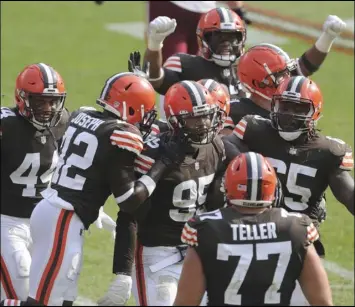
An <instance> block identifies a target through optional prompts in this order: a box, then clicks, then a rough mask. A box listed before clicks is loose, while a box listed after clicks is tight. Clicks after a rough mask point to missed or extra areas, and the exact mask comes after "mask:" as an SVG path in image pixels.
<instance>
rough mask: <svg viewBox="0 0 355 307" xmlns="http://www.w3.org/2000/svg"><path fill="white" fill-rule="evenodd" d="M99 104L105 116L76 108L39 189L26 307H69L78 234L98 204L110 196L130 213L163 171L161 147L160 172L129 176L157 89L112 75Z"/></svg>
mask: <svg viewBox="0 0 355 307" xmlns="http://www.w3.org/2000/svg"><path fill="white" fill-rule="evenodd" d="M97 103H98V104H99V105H100V106H102V107H103V109H104V111H103V112H99V111H96V110H95V109H94V110H93V108H81V109H79V110H78V111H75V112H73V113H72V115H71V117H70V121H69V122H70V124H69V127H68V128H67V130H66V132H65V135H64V137H63V142H62V145H61V148H60V150H59V162H58V165H57V167H56V170H55V173H54V175H53V178H52V182H51V187H50V188H47V189H46V190H44V191H43V192H42V195H43V197H44V199H43V200H42V201H41V202H39V203H38V204H37V206H36V208H35V209H34V211H33V213H32V215H31V220H30V225H31V232H32V236H33V256H32V264H31V270H30V289H29V297H28V299H27V302H26V304H28V305H36V304H42V305H51V306H55V305H62V304H64V305H72V302H73V301H74V300H75V298H76V295H77V280H78V275H79V273H80V270H81V265H82V257H83V254H82V248H83V232H84V231H85V230H87V229H88V228H89V226H90V225H91V224H92V223H93V222H94V221H95V220H96V219H97V217H98V215H99V210H100V207H102V206H103V205H104V203H105V202H106V200H107V198H108V197H109V196H110V195H111V193H112V194H113V195H114V197H115V199H116V201H117V203H118V204H119V206H120V209H121V210H125V211H127V212H133V211H134V210H135V209H136V208H137V206H139V205H140V203H142V202H144V201H145V199H146V198H147V197H148V196H149V194H151V192H152V190H154V187H152V185H153V183H154V180H156V181H157V180H158V179H159V176H161V172H163V171H164V170H165V169H164V166H165V164H163V163H162V162H161V160H160V159H163V158H164V152H163V150H161V151H160V156H159V157H158V158H157V162H156V165H157V166H158V168H155V167H154V166H152V168H151V169H150V171H149V172H147V174H146V175H145V176H142V177H141V178H140V179H139V180H138V181H137V180H136V177H135V174H134V164H133V162H134V160H135V159H136V157H137V156H138V155H139V154H140V152H141V150H142V149H143V139H144V137H145V136H146V135H148V134H149V132H150V131H149V130H150V126H151V124H152V122H153V120H154V119H155V115H156V112H155V110H154V104H155V92H154V89H153V88H152V86H151V85H150V84H149V82H148V81H147V80H145V79H144V78H141V77H139V76H136V75H134V74H132V73H119V74H115V75H113V76H112V77H110V78H109V79H107V81H106V82H105V85H104V86H103V88H102V91H101V94H100V98H98V99H97ZM140 131H144V132H143V133H142V134H143V136H142V134H141V132H140ZM163 145H164V144H163ZM164 163H166V162H165V161H164ZM64 300H65V301H64Z"/></svg>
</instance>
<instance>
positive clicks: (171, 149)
mask: <svg viewBox="0 0 355 307" xmlns="http://www.w3.org/2000/svg"><path fill="white" fill-rule="evenodd" d="M187 146H188V143H187V140H186V138H185V137H181V136H178V135H173V136H169V137H166V138H164V139H162V140H161V144H160V147H159V149H160V159H161V161H162V162H163V163H164V164H165V165H167V166H170V165H179V164H181V163H182V162H183V161H184V159H185V156H186V149H187Z"/></svg>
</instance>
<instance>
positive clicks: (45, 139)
mask: <svg viewBox="0 0 355 307" xmlns="http://www.w3.org/2000/svg"><path fill="white" fill-rule="evenodd" d="M46 142H47V138H46V137H45V136H44V135H42V136H41V143H42V144H46Z"/></svg>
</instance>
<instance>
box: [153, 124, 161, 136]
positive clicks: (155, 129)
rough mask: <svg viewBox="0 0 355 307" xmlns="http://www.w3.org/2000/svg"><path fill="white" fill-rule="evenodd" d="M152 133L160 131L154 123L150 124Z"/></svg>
mask: <svg viewBox="0 0 355 307" xmlns="http://www.w3.org/2000/svg"><path fill="white" fill-rule="evenodd" d="M152 133H154V134H155V135H156V134H159V133H160V129H159V126H158V125H156V124H153V125H152Z"/></svg>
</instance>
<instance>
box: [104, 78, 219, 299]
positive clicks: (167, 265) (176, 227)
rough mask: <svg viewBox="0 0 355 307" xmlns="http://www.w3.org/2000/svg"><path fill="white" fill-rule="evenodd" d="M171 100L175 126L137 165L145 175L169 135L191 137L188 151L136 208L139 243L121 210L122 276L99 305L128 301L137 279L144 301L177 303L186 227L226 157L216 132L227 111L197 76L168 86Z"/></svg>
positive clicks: (118, 254)
mask: <svg viewBox="0 0 355 307" xmlns="http://www.w3.org/2000/svg"><path fill="white" fill-rule="evenodd" d="M165 102H166V103H165V113H166V115H167V118H168V119H169V125H170V126H171V130H170V131H168V132H166V133H163V134H161V135H160V136H158V137H157V138H155V139H151V140H149V141H148V142H147V143H146V149H144V150H143V151H142V153H141V155H140V156H139V157H137V159H136V161H135V169H136V171H137V172H138V173H140V174H142V175H144V174H145V173H146V172H147V171H149V169H150V168H151V167H152V165H154V163H155V160H156V159H157V157H158V155H159V148H160V147H161V144H162V143H163V142H164V140H165V139H167V138H177V139H184V140H186V141H185V142H184V144H185V145H181V146H179V147H178V148H176V150H177V151H178V150H183V151H184V152H185V153H186V157H185V159H184V161H183V162H182V163H176V165H175V167H174V168H173V169H171V170H170V171H169V172H166V173H165V174H164V176H163V177H162V178H161V179H160V181H159V183H158V184H157V186H156V189H155V191H154V192H153V193H152V195H151V196H150V198H149V199H148V201H147V203H145V204H144V205H142V206H141V209H140V210H138V212H136V213H135V216H134V217H135V218H136V220H137V224H138V226H137V247H136V248H135V246H134V243H132V242H135V240H134V236H133V235H132V234H128V232H127V231H125V230H126V229H127V228H129V229H130V230H131V231H134V228H135V225H134V223H133V222H132V217H131V220H129V219H130V217H129V216H127V214H126V213H124V212H120V213H119V216H118V219H117V227H121V228H123V229H122V233H120V235H119V236H117V237H116V244H115V253H114V267H113V272H114V273H116V274H118V276H117V278H116V279H115V280H114V282H113V283H112V284H111V285H110V288H109V290H108V292H107V293H106V294H105V296H104V297H103V298H102V299H100V301H99V305H111V306H112V305H115V304H116V305H123V304H124V303H125V302H126V300H127V299H128V298H129V293H130V292H129V290H130V286H131V284H132V279H133V292H134V297H135V299H136V303H137V304H138V305H144V306H146V305H165V306H169V305H170V306H171V305H172V303H173V301H174V298H175V294H176V286H177V281H178V278H179V274H180V270H181V260H182V259H183V253H184V249H185V247H184V246H181V241H180V233H181V230H182V227H183V225H184V223H185V222H186V221H187V220H188V218H190V217H192V216H193V215H194V214H196V212H199V211H201V210H203V205H204V204H205V202H206V196H207V194H208V187H209V185H210V183H211V182H212V181H213V178H214V174H215V173H216V171H217V170H218V169H219V167H220V165H221V164H222V162H223V159H224V147H223V144H222V143H221V140H220V138H219V137H218V136H216V135H217V133H218V129H219V128H220V116H221V113H220V112H219V107H218V105H217V103H216V102H215V100H214V99H213V97H212V96H211V94H210V93H209V92H208V90H207V89H206V88H205V87H203V86H202V85H201V84H199V83H197V82H194V81H182V82H179V83H177V84H175V85H174V86H172V87H171V89H170V90H169V91H168V93H167V95H166V96H165ZM127 223H128V224H129V223H130V224H129V225H130V226H129V227H127V226H126V225H127ZM122 225H125V226H122ZM117 240H119V241H117ZM124 240H126V246H125V245H124V243H122V242H123V241H124ZM127 241H129V242H130V243H131V244H128V245H130V251H132V250H134V249H135V250H136V255H135V265H134V267H133V273H132V279H130V276H127V275H128V273H129V272H131V270H132V268H131V266H132V262H133V259H132V258H133V257H131V256H130V255H129V252H128V251H127V252H126V251H125V250H126V249H127ZM123 285H125V287H124V286H123Z"/></svg>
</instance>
